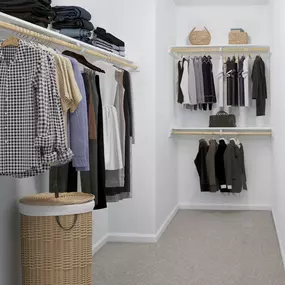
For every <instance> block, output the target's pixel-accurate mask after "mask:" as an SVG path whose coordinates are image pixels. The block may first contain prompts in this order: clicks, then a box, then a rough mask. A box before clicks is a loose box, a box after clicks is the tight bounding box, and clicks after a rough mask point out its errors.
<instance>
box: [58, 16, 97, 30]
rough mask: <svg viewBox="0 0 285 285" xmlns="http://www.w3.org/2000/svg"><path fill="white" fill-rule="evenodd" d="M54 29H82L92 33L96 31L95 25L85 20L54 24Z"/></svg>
mask: <svg viewBox="0 0 285 285" xmlns="http://www.w3.org/2000/svg"><path fill="white" fill-rule="evenodd" d="M52 27H53V28H54V29H56V30H61V29H69V28H71V29H72V28H75V29H76V28H82V29H85V30H89V31H92V30H93V29H94V26H93V24H92V23H91V22H88V21H86V20H84V19H75V20H72V21H65V22H54V23H53V24H52Z"/></svg>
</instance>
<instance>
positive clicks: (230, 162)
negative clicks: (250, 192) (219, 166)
mask: <svg viewBox="0 0 285 285" xmlns="http://www.w3.org/2000/svg"><path fill="white" fill-rule="evenodd" d="M224 162H225V171H226V181H227V187H228V189H229V191H230V192H231V193H241V191H242V189H244V190H247V185H246V173H245V166H244V151H243V145H242V144H240V147H238V146H237V145H236V144H235V142H234V141H233V140H231V141H230V143H229V144H228V146H227V149H226V151H225V154H224Z"/></svg>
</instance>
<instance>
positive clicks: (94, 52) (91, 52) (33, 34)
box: [0, 21, 138, 71]
mask: <svg viewBox="0 0 285 285" xmlns="http://www.w3.org/2000/svg"><path fill="white" fill-rule="evenodd" d="M0 29H5V30H8V31H11V32H14V33H18V34H21V35H25V36H28V37H32V38H35V39H38V40H40V41H42V42H44V43H47V42H48V43H53V44H56V45H59V46H62V47H66V48H67V49H71V50H74V51H77V52H81V53H85V54H88V55H91V56H95V57H98V58H100V59H101V60H103V61H106V62H109V63H113V64H115V65H116V64H118V65H120V66H122V67H128V68H130V69H132V70H134V71H135V70H137V69H138V66H137V65H135V64H133V63H129V62H128V61H127V60H124V59H120V58H117V57H115V56H112V55H108V54H107V52H106V53H105V52H104V51H100V50H94V49H97V48H96V47H94V48H93V49H91V48H90V49H88V48H85V47H82V46H81V43H80V42H79V41H78V44H77V45H76V44H72V43H69V42H67V41H64V40H61V39H58V38H56V37H52V36H46V35H43V34H40V33H37V32H34V31H31V30H28V29H25V28H22V27H18V26H16V25H13V24H10V23H7V22H3V21H0ZM49 32H50V33H54V34H58V33H56V32H53V31H49ZM57 36H58V35H57Z"/></svg>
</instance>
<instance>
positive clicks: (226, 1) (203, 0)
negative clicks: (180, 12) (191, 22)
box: [174, 0, 269, 6]
mask: <svg viewBox="0 0 285 285" xmlns="http://www.w3.org/2000/svg"><path fill="white" fill-rule="evenodd" d="M174 2H175V3H176V4H177V5H196V6H197V5H199V6H204V5H211V6H216V5H226V6H240V5H266V4H268V3H269V0H174Z"/></svg>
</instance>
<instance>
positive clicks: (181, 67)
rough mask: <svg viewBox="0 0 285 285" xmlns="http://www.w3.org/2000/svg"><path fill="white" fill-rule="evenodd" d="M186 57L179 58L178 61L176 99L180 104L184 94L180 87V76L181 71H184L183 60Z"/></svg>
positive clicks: (181, 74)
mask: <svg viewBox="0 0 285 285" xmlns="http://www.w3.org/2000/svg"><path fill="white" fill-rule="evenodd" d="M185 60H186V59H184V58H183V60H179V61H178V65H177V67H178V90H177V92H178V99H177V103H179V104H182V103H183V102H184V95H183V92H182V89H181V81H182V76H183V72H184V61H185Z"/></svg>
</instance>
